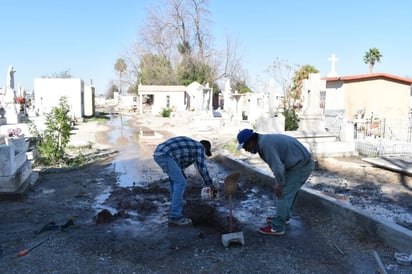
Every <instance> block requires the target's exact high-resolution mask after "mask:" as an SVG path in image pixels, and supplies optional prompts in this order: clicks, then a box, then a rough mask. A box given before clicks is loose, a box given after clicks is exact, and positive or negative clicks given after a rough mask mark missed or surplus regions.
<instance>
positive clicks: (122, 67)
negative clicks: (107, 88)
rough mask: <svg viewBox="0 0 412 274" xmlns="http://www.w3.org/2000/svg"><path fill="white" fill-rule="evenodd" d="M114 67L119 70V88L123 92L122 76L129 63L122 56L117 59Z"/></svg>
mask: <svg viewBox="0 0 412 274" xmlns="http://www.w3.org/2000/svg"><path fill="white" fill-rule="evenodd" d="M114 69H115V70H116V71H117V72H119V89H120V93H122V77H123V73H124V72H125V71H126V69H127V65H126V63H125V61H124V59H122V58H119V59H117V61H116V64H115V65H114Z"/></svg>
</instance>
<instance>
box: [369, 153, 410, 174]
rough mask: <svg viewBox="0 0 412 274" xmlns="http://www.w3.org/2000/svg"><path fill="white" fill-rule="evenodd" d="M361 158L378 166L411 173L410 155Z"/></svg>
mask: <svg viewBox="0 0 412 274" xmlns="http://www.w3.org/2000/svg"><path fill="white" fill-rule="evenodd" d="M362 160H363V161H365V162H368V163H370V164H373V165H375V166H378V167H382V168H386V169H389V170H393V171H396V172H399V173H403V174H407V175H412V158H411V157H410V156H405V157H380V158H363V159H362Z"/></svg>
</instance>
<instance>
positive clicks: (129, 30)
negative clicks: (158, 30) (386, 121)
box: [0, 0, 412, 94]
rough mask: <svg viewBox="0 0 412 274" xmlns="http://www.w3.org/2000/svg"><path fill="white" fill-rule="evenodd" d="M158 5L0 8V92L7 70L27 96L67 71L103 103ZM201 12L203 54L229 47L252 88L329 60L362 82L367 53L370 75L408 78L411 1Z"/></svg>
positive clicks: (96, 0)
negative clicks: (206, 38) (279, 68)
mask: <svg viewBox="0 0 412 274" xmlns="http://www.w3.org/2000/svg"><path fill="white" fill-rule="evenodd" d="M159 2H161V1H160V0H157V1H156V0H58V1H56V0H33V1H27V0H0V10H1V16H0V23H1V24H0V25H1V26H2V28H1V37H2V38H1V39H0V41H1V42H0V87H4V86H5V85H6V82H7V70H8V68H9V67H10V66H11V65H12V66H13V67H14V69H15V70H16V73H15V74H14V79H15V86H16V87H17V86H18V85H20V86H21V87H22V88H24V89H25V90H28V91H31V90H33V88H34V78H40V77H42V76H45V75H52V74H55V73H60V72H63V71H68V72H69V73H70V74H71V75H72V76H73V77H75V78H80V79H82V80H84V82H85V84H86V85H89V84H90V83H91V81H93V85H94V86H95V88H96V93H97V94H104V93H106V92H107V90H108V89H109V87H110V86H111V84H112V82H113V81H116V79H117V75H118V73H117V72H116V71H115V69H114V64H115V63H116V60H117V59H118V58H121V57H122V56H124V54H125V52H126V51H128V50H130V49H131V48H132V46H133V44H134V43H136V42H138V39H139V37H138V33H139V31H140V29H141V28H142V23H143V21H144V19H145V17H146V14H147V10H146V9H147V8H149V7H152V6H153V5H157V4H158V3H159ZM208 7H209V10H210V18H209V20H210V22H209V25H208V29H209V31H210V33H211V35H212V37H213V41H212V46H213V47H214V48H217V49H224V47H225V45H226V40H227V38H229V39H231V40H232V41H235V42H236V43H237V46H238V52H239V55H240V58H241V63H242V67H243V69H244V70H245V71H246V72H247V76H248V78H247V79H248V80H249V82H250V86H251V87H252V88H254V87H255V88H256V87H257V85H258V83H261V82H266V81H268V80H267V79H268V78H270V75H269V74H268V73H267V69H268V68H269V67H270V66H271V64H273V62H274V61H275V60H277V59H278V60H282V61H284V62H286V63H287V64H289V65H312V66H314V67H315V68H316V69H318V70H319V71H320V73H321V75H322V77H323V76H327V74H328V73H329V72H330V70H331V62H330V61H328V59H329V58H330V57H331V55H332V54H333V53H334V54H336V57H337V58H338V59H339V61H337V62H336V72H337V73H338V74H339V76H347V75H357V74H366V73H368V72H369V66H368V65H367V64H365V63H364V62H363V56H364V55H365V52H366V51H368V50H369V49H371V48H377V49H378V50H379V52H380V53H381V54H382V59H381V62H380V63H377V64H376V65H375V70H374V72H384V73H390V74H393V75H396V76H400V77H408V78H412V52H411V48H412V47H411V45H412V35H411V30H412V20H410V16H411V11H412V1H409V0H393V1H384V0H362V1H359V0H345V1H343V0H342V1H324V0H312V1H307V0H243V1H239V0H209V4H208ZM2 71H3V72H2ZM2 73H3V74H2ZM1 75H3V77H1Z"/></svg>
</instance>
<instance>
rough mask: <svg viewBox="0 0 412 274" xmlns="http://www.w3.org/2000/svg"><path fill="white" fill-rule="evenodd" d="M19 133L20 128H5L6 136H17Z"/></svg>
mask: <svg viewBox="0 0 412 274" xmlns="http://www.w3.org/2000/svg"><path fill="white" fill-rule="evenodd" d="M20 134H21V129H20V128H18V127H17V128H9V129H8V130H7V136H8V137H10V138H11V137H19V136H20Z"/></svg>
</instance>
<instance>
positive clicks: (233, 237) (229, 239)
mask: <svg viewBox="0 0 412 274" xmlns="http://www.w3.org/2000/svg"><path fill="white" fill-rule="evenodd" d="M222 244H223V245H224V246H225V247H228V246H229V245H230V244H241V245H245V238H244V237H243V232H242V231H239V232H233V233H226V234H222Z"/></svg>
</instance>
